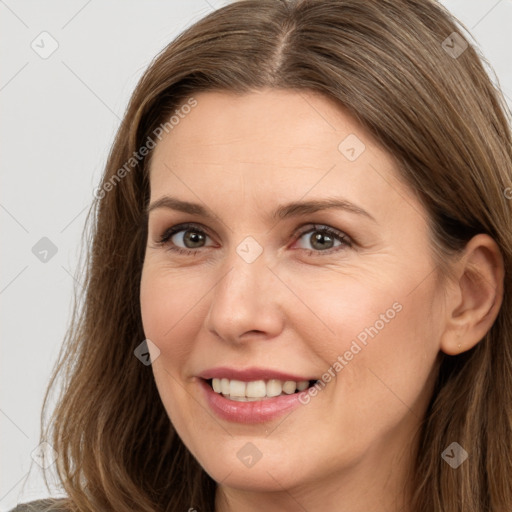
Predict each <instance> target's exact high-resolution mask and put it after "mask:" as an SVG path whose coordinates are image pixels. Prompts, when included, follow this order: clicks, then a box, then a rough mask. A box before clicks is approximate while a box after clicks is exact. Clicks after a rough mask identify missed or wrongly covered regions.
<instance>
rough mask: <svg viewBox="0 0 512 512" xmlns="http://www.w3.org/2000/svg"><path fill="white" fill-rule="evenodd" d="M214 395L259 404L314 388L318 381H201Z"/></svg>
mask: <svg viewBox="0 0 512 512" xmlns="http://www.w3.org/2000/svg"><path fill="white" fill-rule="evenodd" d="M202 380H203V381H204V382H205V383H206V384H207V385H208V386H209V387H210V388H211V389H212V390H213V391H214V392H215V393H217V394H218V395H221V396H223V397H224V398H226V399H228V400H233V401H236V402H259V401H264V400H268V399H271V398H276V397H280V396H287V395H294V394H298V393H300V392H302V391H306V390H307V389H309V388H310V387H312V386H314V385H315V384H316V383H317V382H318V380H315V379H313V380H300V381H294V380H279V379H268V380H263V379H260V380H253V381H242V380H236V379H228V378H225V377H224V378H211V379H202Z"/></svg>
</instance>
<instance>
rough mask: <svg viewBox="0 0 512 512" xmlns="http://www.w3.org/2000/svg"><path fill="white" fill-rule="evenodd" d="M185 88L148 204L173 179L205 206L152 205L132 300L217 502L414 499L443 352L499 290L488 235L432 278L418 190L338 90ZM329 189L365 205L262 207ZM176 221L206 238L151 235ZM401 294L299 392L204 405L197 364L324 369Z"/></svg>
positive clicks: (307, 504) (288, 506)
mask: <svg viewBox="0 0 512 512" xmlns="http://www.w3.org/2000/svg"><path fill="white" fill-rule="evenodd" d="M194 97H195V98H196V100H197V106H196V107H195V108H193V109H192V110H191V112H190V113H189V114H187V115H186V116H184V118H183V119H181V120H180V122H179V124H178V125H176V126H175V127H174V128H173V129H172V130H171V131H170V132H169V133H168V134H167V135H165V137H164V138H163V139H162V140H161V142H159V143H158V145H157V147H156V148H155V149H154V152H153V154H152V160H151V170H150V183H151V197H150V204H153V203H154V202H155V201H156V200H158V199H160V198H161V197H163V196H165V195H172V196H173V197H176V198H179V199H181V200H184V201H191V202H195V203H199V204H201V205H202V206H205V207H207V208H209V209H210V210H211V211H212V212H213V213H214V215H215V217H213V218H207V217H203V216H200V215H195V214H189V213H183V212H179V211H175V210H172V209H169V208H164V207H162V208H156V209H154V210H152V211H151V212H150V214H149V220H148V243H147V250H146V255H145V261H144V266H143V273H142V280H141V295H140V300H141V312H142V319H143V326H144V332H145V334H146V337H147V338H148V339H150V340H151V341H152V342H153V343H154V344H155V345H156V346H157V347H158V349H159V350H160V354H159V355H158V357H156V358H155V360H154V362H153V365H152V368H153V372H154V377H155V381H156V384H157V387H158V390H159V393H160V396H161V398H162V402H163V404H164V406H165V409H166V411H167V413H168V416H169V418H170V420H171V421H172V423H173V425H174V427H175V429H176V430H177V432H178V434H179V435H180V437H181V438H182V439H183V441H184V443H185V444H186V446H187V447H188V449H189V450H190V451H191V452H192V454H193V455H194V456H195V457H196V458H197V460H198V461H199V462H200V464H201V465H202V466H203V468H204V469H205V470H206V471H207V472H208V473H209V474H210V476H211V477H212V478H213V479H215V480H216V481H217V482H218V483H219V485H218V490H217V495H216V511H217V512H219V511H222V512H226V511H235V510H236V511H237V512H249V511H261V510H266V511H268V512H270V511H296V510H303V509H304V510H308V511H309V512H314V511H320V510H322V511H324V510H338V511H342V512H343V511H347V512H348V511H350V512H363V511H365V512H371V511H375V512H377V511H379V512H382V511H399V510H402V511H404V512H405V511H407V510H409V508H408V500H409V495H410V489H409V487H408V485H407V480H406V477H407V476H408V475H410V474H411V470H412V469H413V468H414V463H413V456H414V453H415V448H416V438H415V437H414V434H415V432H416V430H417V428H418V424H419V422H420V420H421V418H422V417H423V416H424V414H425V410H426V407H427V403H428V401H429V399H430V396H431V393H432V386H433V379H434V374H435V368H436V362H437V361H438V356H439V354H440V352H441V351H444V352H446V353H454V354H455V353H460V352H461V351H463V350H467V349H469V348H471V347H472V346H473V345H474V344H475V343H477V342H478V341H479V340H480V339H481V337H482V336H483V335H484V334H485V332H487V330H488V329H489V328H490V326H491V325H492V322H493V321H494V319H495V317H496V314H497V311H498V309H499V306H500V304H501V298H500V297H501V296H500V293H501V285H500V279H502V277H503V271H502V268H501V267H500V262H501V259H500V255H499V250H498V249H497V247H496V244H495V243H494V242H493V241H492V239H490V238H489V237H487V236H486V235H478V236H477V237H475V238H474V239H473V240H472V241H471V242H470V244H468V247H467V250H466V252H465V253H464V254H463V255H462V256H461V258H459V259H457V261H456V262H454V269H455V275H456V279H455V280H454V281H450V282H448V281H447V280H443V279H436V273H435V268H436V266H435V263H434V260H433V258H432V256H431V254H432V251H431V242H430V238H429V231H428V227H427V221H426V219H427V218H428V217H427V214H426V212H425V210H424V208H423V207H422V205H421V204H420V203H419V201H418V199H417V198H416V197H415V195H414V193H413V192H412V191H411V190H410V189H409V188H408V187H407V186H406V185H405V184H404V183H402V182H401V181H400V180H399V178H398V172H397V170H396V166H395V163H394V161H393V159H392V157H391V156H390V155H389V154H388V153H386V152H385V151H384V150H383V149H381V148H380V147H379V146H378V145H377V144H376V143H375V141H374V140H373V139H372V137H371V136H370V134H369V133H368V132H366V131H365V130H364V129H363V128H362V127H361V126H360V125H359V124H358V123H357V122H356V120H355V119H354V118H352V117H351V116H349V115H348V114H347V112H345V111H344V110H342V109H341V108H340V107H339V106H338V105H337V104H335V103H333V102H332V100H330V99H327V98H325V97H323V96H321V95H318V94H316V93H310V92H305V91H302V92H300V93H299V92H294V91H283V90H280V91H277V90H271V89H270V90H268V89H267V90H261V91H257V92H252V93H249V94H244V95H235V94H232V93H228V92H202V93H200V94H197V95H194ZM350 134H355V135H356V136H357V137H358V138H359V139H360V141H362V142H363V143H364V145H365V150H364V151H363V152H362V153H361V154H360V156H359V157H358V158H357V159H355V160H354V161H350V160H349V159H347V158H346V157H345V156H344V154H342V152H340V151H339V150H338V145H339V144H340V142H342V141H343V140H344V139H345V138H346V137H347V136H348V135H350ZM332 197H343V198H344V199H346V200H348V201H350V202H352V203H354V204H356V205H358V206H359V207H360V208H363V209H364V210H366V211H367V212H368V213H369V214H370V215H371V216H373V218H374V220H371V219H370V218H368V217H366V216H364V215H358V214H355V213H352V212H349V211H346V210H341V209H326V210H322V211H318V212H316V213H309V214H302V215H300V216H297V217H290V218H287V219H283V220H273V219H271V218H270V214H271V212H273V211H274V209H275V208H277V206H278V205H281V204H284V203H288V202H292V201H305V200H312V199H325V198H332ZM184 222H192V223H195V224H197V225H198V227H200V228H202V230H203V231H205V232H206V235H207V236H206V238H205V239H204V242H203V245H202V246H201V243H200V244H199V245H197V244H196V245H193V244H192V245H191V244H190V242H188V246H187V245H185V244H187V240H186V239H184V237H183V235H184V234H187V233H188V234H191V232H190V231H189V232H187V231H186V228H185V231H180V232H179V233H177V234H175V235H174V236H173V237H172V239H171V241H168V242H167V244H166V245H161V244H159V243H158V241H159V240H160V238H161V237H162V235H163V234H164V232H165V231H166V230H167V229H168V228H170V227H172V226H175V225H178V224H180V223H184ZM313 224H317V228H318V225H320V226H321V227H323V226H329V227H331V228H332V229H334V230H337V231H339V232H341V234H343V233H344V234H345V235H346V236H348V237H349V239H350V244H348V245H347V244H344V243H343V242H341V241H340V240H338V239H336V238H330V239H327V242H326V246H325V249H324V250H322V246H319V245H318V244H315V242H314V239H313V238H312V235H314V234H317V231H315V230H314V228H313ZM191 231H192V233H195V231H194V228H191ZM247 236H251V237H253V238H254V239H255V240H256V241H257V243H258V244H259V246H261V248H262V249H263V252H262V254H261V255H260V256H259V257H258V258H257V259H256V260H255V261H253V262H252V263H248V262H247V261H245V260H244V259H243V258H242V257H240V256H239V255H238V254H237V252H236V248H237V246H238V245H239V244H240V242H242V240H244V239H245V238H246V237H247ZM173 243H174V244H175V246H178V247H181V248H189V249H191V250H193V251H195V254H191V255H183V254H178V253H176V252H173V251H172V250H170V248H171V247H172V246H173ZM308 249H309V250H310V252H313V254H311V253H309V252H308ZM251 250H252V249H251ZM469 268H473V272H476V273H478V275H480V276H482V278H483V279H481V280H480V281H479V283H480V284H479V286H476V285H475V284H474V282H475V280H472V279H469V277H468V276H469V273H468V269H469ZM396 303H398V304H399V305H400V306H401V310H400V312H398V313H396V315H395V316H394V318H393V319H391V320H388V322H387V323H385V326H384V327H383V328H382V329H380V330H379V332H378V334H377V335H375V336H374V337H373V338H369V339H368V342H367V345H366V346H363V348H362V350H361V351H360V352H358V353H357V355H355V356H354V357H353V359H352V360H350V361H348V363H347V365H346V366H344V367H343V369H342V370H341V371H340V372H338V373H336V372H335V375H336V377H335V378H333V379H332V380H331V381H330V382H329V383H328V384H327V385H326V386H325V389H323V390H321V391H320V392H318V394H317V396H315V397H313V398H311V400H310V402H309V403H308V404H307V405H301V406H300V407H299V408H297V409H296V410H294V411H292V412H291V413H290V414H288V415H285V416H283V417H281V418H278V419H276V420H273V421H270V422H266V423H263V424H253V425H241V424H236V423H232V422H228V421H225V420H222V419H220V418H218V417H216V416H215V415H214V413H213V412H212V411H211V410H210V409H209V406H208V404H207V402H206V401H205V399H204V397H203V394H202V393H201V391H202V390H201V389H200V388H199V385H198V381H197V377H196V375H197V374H198V373H199V372H201V371H203V370H205V369H207V368H211V367H214V366H220V365H222V366H224V365H225V366H234V367H239V368H246V367H252V366H257V367H269V368H273V369H277V370H282V371H288V372H292V373H295V374H299V375H315V376H318V377H319V378H320V376H321V375H322V374H324V373H325V372H326V371H327V370H328V369H329V368H332V366H333V363H334V362H335V361H336V360H337V358H338V356H340V355H341V356H342V357H343V354H345V352H346V351H347V350H349V348H350V346H351V343H352V342H353V340H355V339H356V336H357V335H358V334H360V333H361V332H362V331H364V330H365V328H369V327H370V326H374V325H375V323H376V321H377V320H379V318H381V317H380V315H381V314H385V312H386V311H387V310H389V309H390V308H392V305H393V304H396ZM459 344H461V347H459ZM247 442H251V443H252V444H254V445H255V446H256V447H257V449H258V450H259V451H260V452H261V454H262V457H261V459H260V460H259V461H258V462H257V463H256V464H255V465H254V466H252V467H250V468H247V467H246V466H245V465H244V464H242V463H241V461H240V460H239V459H238V457H237V452H238V451H239V450H240V449H241V448H242V447H243V446H244V445H245V444H246V443H247ZM301 507H302V508H301Z"/></svg>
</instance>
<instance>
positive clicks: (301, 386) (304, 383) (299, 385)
mask: <svg viewBox="0 0 512 512" xmlns="http://www.w3.org/2000/svg"><path fill="white" fill-rule="evenodd" d="M308 388H309V382H308V381H307V380H301V381H300V382H298V383H297V389H298V390H299V391H304V390H305V389H308Z"/></svg>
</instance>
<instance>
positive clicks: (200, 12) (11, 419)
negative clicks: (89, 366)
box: [0, 0, 512, 511]
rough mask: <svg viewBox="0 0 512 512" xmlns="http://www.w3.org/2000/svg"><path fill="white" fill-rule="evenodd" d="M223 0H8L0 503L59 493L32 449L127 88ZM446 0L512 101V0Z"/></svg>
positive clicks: (3, 14)
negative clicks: (50, 248) (46, 247)
mask: <svg viewBox="0 0 512 512" xmlns="http://www.w3.org/2000/svg"><path fill="white" fill-rule="evenodd" d="M226 3H227V0H224V1H222V0H208V1H206V0H195V1H188V2H179V1H177V0H173V1H169V0H168V1H166V2H164V1H159V0H145V1H139V2H136V1H134V0H110V1H106V0H103V1H99V0H88V1H87V0H67V1H64V0H59V1H56V0H53V1H46V2H40V1H37V0H32V1H21V0H17V1H15V0H5V1H2V0H0V51H1V73H0V102H1V124H0V130H1V132H0V133H1V137H0V140H1V146H2V147H1V155H2V186H1V189H0V220H1V223H2V235H1V242H0V243H1V247H2V263H1V269H2V272H1V274H0V301H1V302H0V303H1V324H0V325H1V326H2V337H1V343H2V346H1V351H2V352H1V361H0V364H1V382H2V385H1V388H0V404H1V405H0V450H1V465H0V471H1V472H0V510H2V511H6V510H9V509H10V508H12V507H14V506H15V505H16V504H17V503H18V502H21V501H28V500H31V499H35V498H40V497H45V496H48V495H49V494H50V493H49V492H48V491H47V489H46V488H45V486H44V483H43V480H42V476H41V469H40V468H39V466H38V465H37V463H36V462H34V461H33V460H32V457H31V454H32V453H33V451H34V450H35V449H36V448H37V446H38V440H39V417H40V409H41V405H42V399H43V394H44V391H45V388H46V385H47V382H48V379H49V375H50V370H51V368H52V365H53V364H54V362H55V360H56V358H57V354H58V351H59V349H60V346H61V343H62V340H63V337H64V334H65V332H66V329H67V325H68V322H69V320H70V314H71V305H72V298H73V286H74V277H73V276H74V275H75V269H76V265H77V262H78V255H79V251H80V243H81V234H82V229H83V226H84V222H85V218H86V212H87V211H88V208H89V205H90V202H91V200H92V195H93V191H94V189H95V187H97V185H98V182H99V180H100V176H101V173H102V171H103V166H104V164H105V161H106V157H107V154H108V150H109V148H110V145H111V143H112V141H113V137H114V134H115V131H116V129H117V127H118V125H119V122H120V118H121V117H122V114H123V112H124V109H125V107H126V104H127V102H128V99H129V96H130V94H131V92H132V91H133V88H134V87H135V85H136V83H137V80H138V79H139V77H140V76H141V74H142V72H143V70H144V69H145V68H146V67H147V65H148V64H149V62H150V60H151V59H152V58H153V57H154V56H155V55H156V54H157V53H158V52H159V51H160V50H161V49H162V48H163V47H164V46H165V45H166V44H167V43H168V42H170V40H171V39H172V38H174V37H175V36H176V35H177V34H178V33H179V32H181V31H182V30H183V29H184V28H186V27H187V26H189V25H190V24H191V23H193V22H195V21H196V20H198V19H199V18H201V17H202V16H204V15H205V14H206V13H208V12H210V11H211V10H212V9H214V8H218V7H221V6H222V5H225V4H226ZM442 3H443V4H445V5H446V6H447V7H448V8H449V9H450V10H451V11H452V12H453V13H454V14H455V15H456V16H457V17H458V18H459V19H460V20H461V21H462V22H463V23H464V24H465V25H466V26H467V27H468V28H469V29H470V31H471V33H472V34H473V36H474V37H475V39H476V42H477V43H478V45H479V46H480V48H481V51H482V52H483V54H484V55H485V56H486V58H487V59H488V60H489V62H490V64H491V65H492V67H493V68H494V70H495V72H496V75H497V77H498V78H499V81H500V84H501V87H502V89H503V91H504V92H505V94H506V95H507V97H508V102H509V104H511V103H512V101H511V100H510V98H512V63H511V56H510V49H511V48H512V31H511V29H512V0H500V1H497V0H445V1H443V2H442ZM44 31H46V32H48V33H49V34H50V35H51V38H53V39H54V40H55V41H56V42H57V43H58V48H57V50H56V51H55V52H54V53H53V54H52V55H51V56H49V57H48V58H46V59H43V58H41V57H40V56H39V54H38V53H36V51H34V50H33V49H32V47H31V44H32V42H33V41H35V42H34V43H33V44H34V46H36V45H38V48H39V50H38V51H39V52H43V51H48V50H49V49H50V48H51V44H52V41H51V39H50V38H49V36H40V34H41V33H42V32H44ZM447 35H448V34H447ZM57 43H53V44H57ZM43 237H47V238H49V239H50V240H51V241H52V243H53V244H55V246H56V247H57V253H56V254H55V255H54V256H53V257H51V258H50V257H49V256H50V255H51V253H50V255H49V256H47V258H48V261H46V262H42V261H40V260H39V259H38V258H37V257H36V255H34V253H33V252H32V248H33V246H34V245H35V244H36V243H37V242H38V241H39V240H40V239H41V238H43ZM52 494H53V495H57V494H58V493H57V492H56V491H52Z"/></svg>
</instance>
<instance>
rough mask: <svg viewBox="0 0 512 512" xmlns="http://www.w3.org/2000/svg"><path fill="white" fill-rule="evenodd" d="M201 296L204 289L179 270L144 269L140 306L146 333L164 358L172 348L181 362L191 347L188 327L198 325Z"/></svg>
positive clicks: (174, 358)
mask: <svg viewBox="0 0 512 512" xmlns="http://www.w3.org/2000/svg"><path fill="white" fill-rule="evenodd" d="M203 293H204V292H203ZM200 295H201V291H200V290H198V289H197V288H195V287H194V286H193V285H191V283H190V281H189V280H188V281H187V280H186V279H184V278H183V277H180V276H179V274H177V273H173V272H168V271H165V270H162V269H160V268H158V267H157V266H153V267H149V268H145V269H144V270H143V273H142V279H141V286H140V307H141V316H142V324H143V328H144V333H145V335H146V337H147V338H148V339H150V340H151V341H153V342H154V343H155V344H156V345H157V346H158V348H159V349H160V351H161V356H164V359H165V356H166V355H167V354H168V353H170V352H171V351H172V354H173V358H172V360H173V361H176V362H178V361H180V360H182V358H183V355H184V352H185V350H184V349H185V347H189V346H190V335H185V333H184V329H187V328H190V327H191V326H194V325H195V326H197V325H198V324H197V322H195V321H194V315H195V314H197V307H198V305H199V304H198V301H199V299H200ZM194 305H195V306H194ZM187 338H188V339H187ZM187 352H188V350H187Z"/></svg>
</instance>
